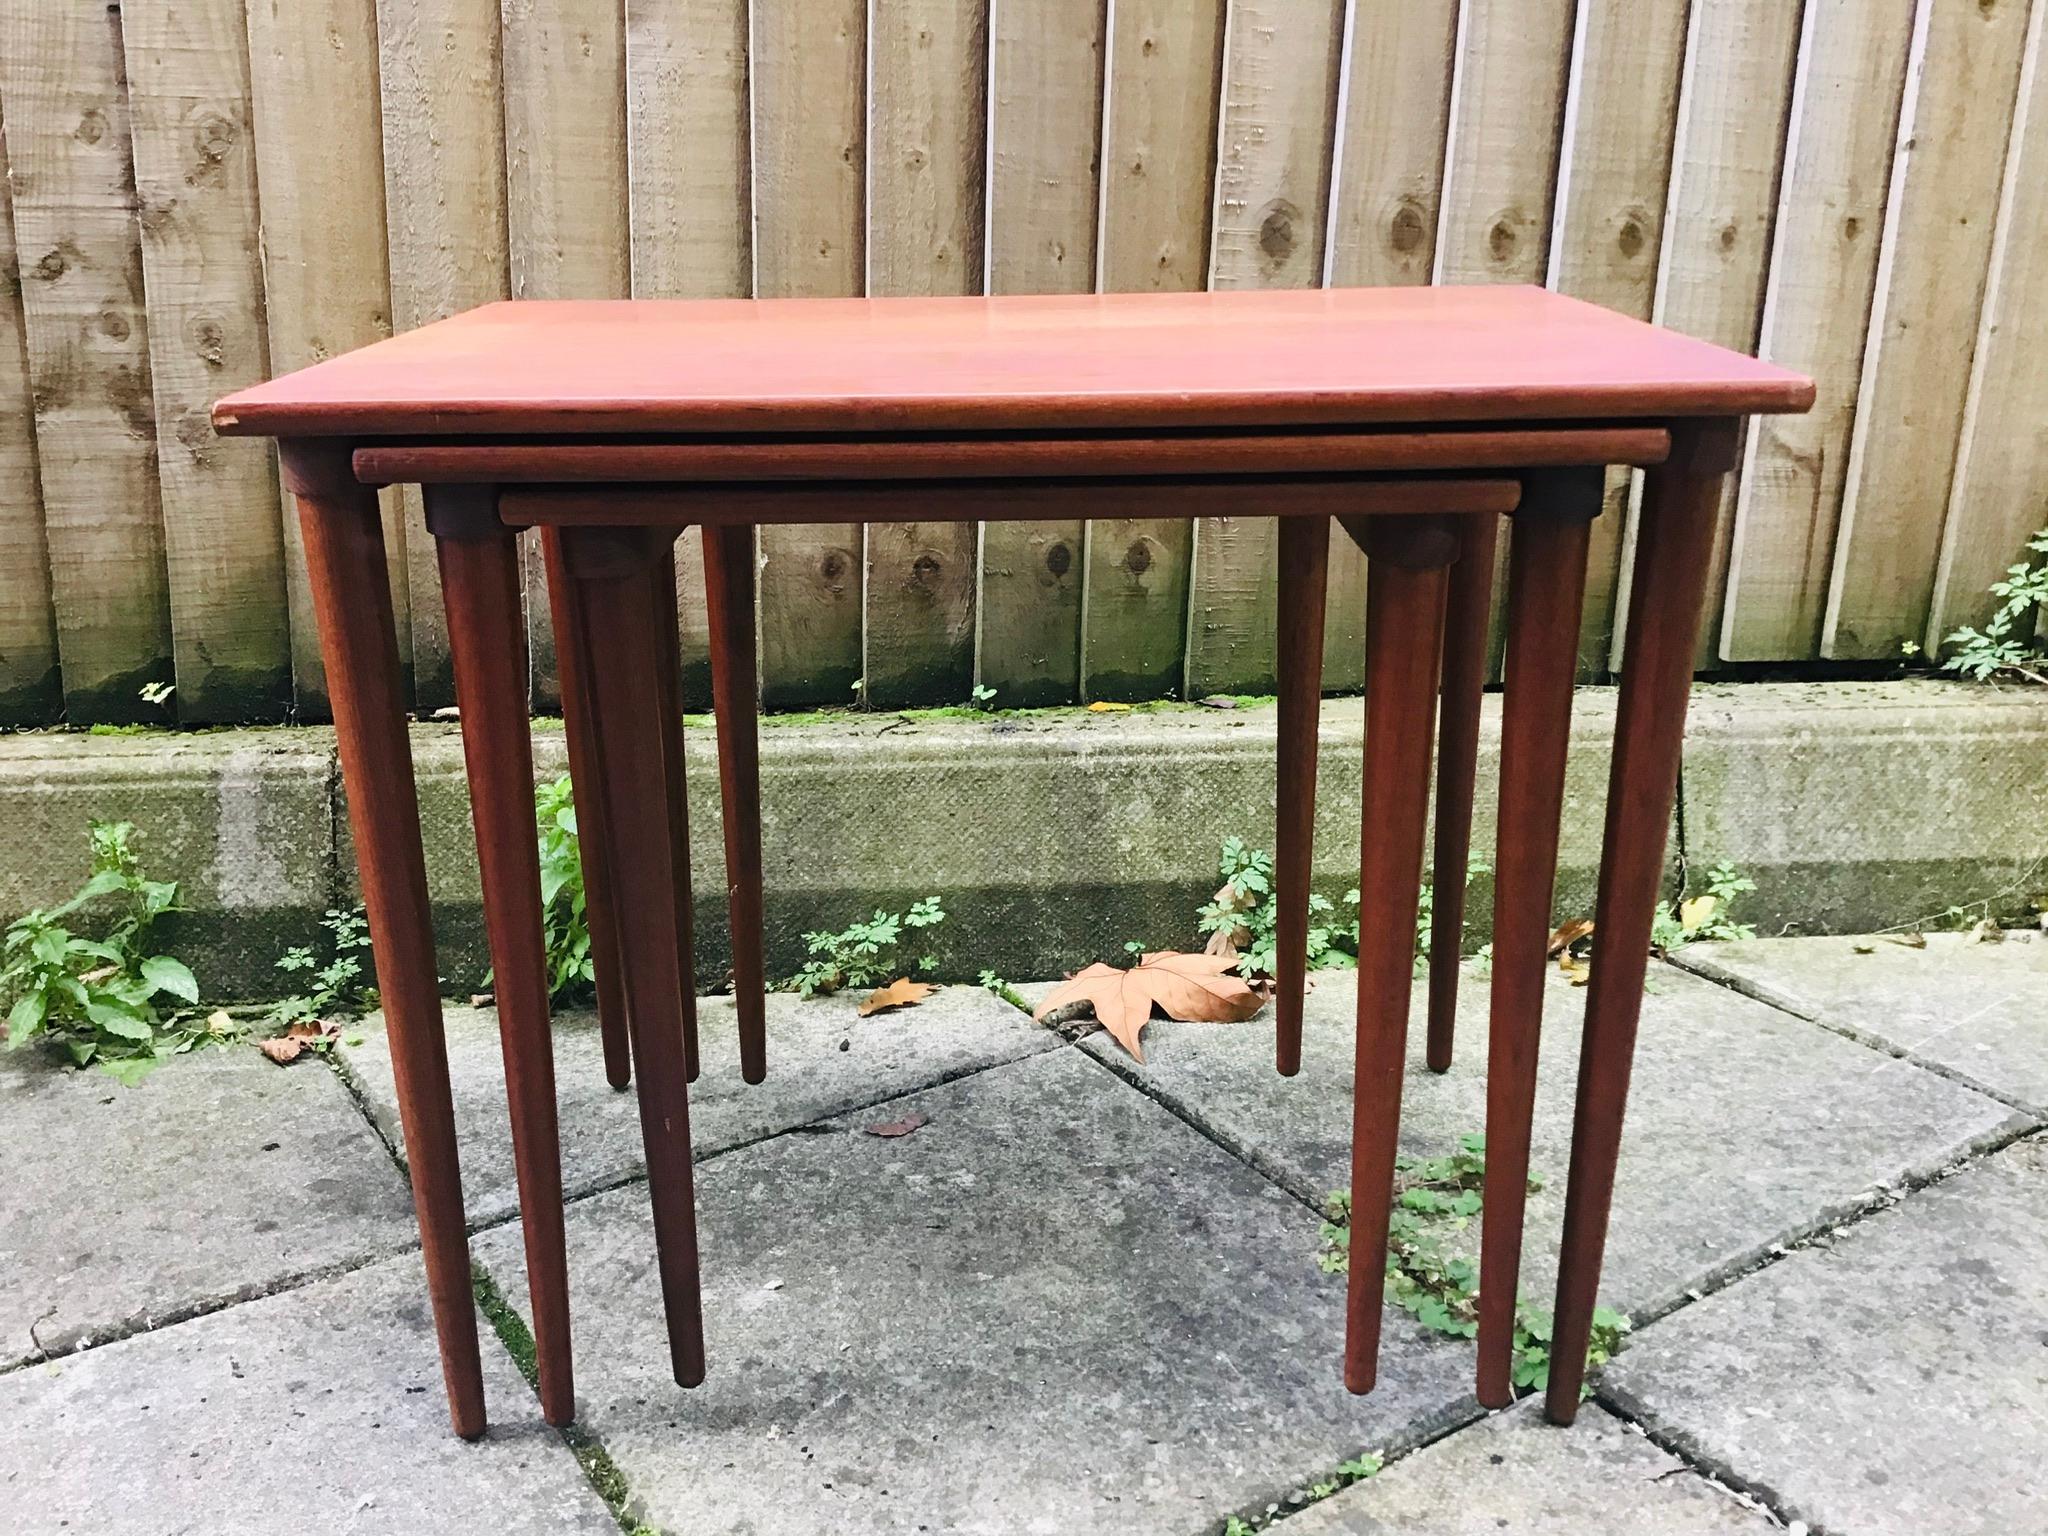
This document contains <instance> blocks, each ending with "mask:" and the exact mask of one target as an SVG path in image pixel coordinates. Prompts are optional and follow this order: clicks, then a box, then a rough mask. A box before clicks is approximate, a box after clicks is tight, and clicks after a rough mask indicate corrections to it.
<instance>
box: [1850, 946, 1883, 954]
mask: <svg viewBox="0 0 2048 1536" xmlns="http://www.w3.org/2000/svg"><path fill="white" fill-rule="evenodd" d="M1849 948H1850V949H1851V950H1853V951H1854V952H1855V953H1857V954H1859V955H1874V954H1876V953H1877V946H1876V945H1875V944H1851V945H1850V946H1849Z"/></svg>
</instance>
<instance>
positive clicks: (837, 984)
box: [790, 896, 986, 997]
mask: <svg viewBox="0 0 2048 1536" xmlns="http://www.w3.org/2000/svg"><path fill="white" fill-rule="evenodd" d="M945 920H946V914H945V911H944V909H943V908H941V907H940V905H939V898H938V897H936V896H927V897H925V898H924V899H923V900H922V901H916V902H912V903H911V905H910V909H909V910H908V911H907V912H882V911H877V912H876V913H875V915H874V916H873V917H871V918H869V919H867V920H866V921H865V922H857V923H853V924H850V925H849V926H848V927H846V928H844V929H842V930H841V931H840V932H838V933H827V932H824V931H822V930H821V931H818V932H815V933H807V934H805V935H804V945H805V947H806V948H807V949H808V950H809V951H810V955H811V958H810V959H809V960H807V961H805V962H804V965H803V969H801V970H800V971H798V972H797V973H796V975H795V977H793V978H792V979H791V982H790V985H792V986H793V987H795V988H796V990H797V991H798V992H799V993H800V994H801V995H803V996H804V997H819V996H822V995H824V994H826V993H831V992H837V991H838V990H839V989H840V988H841V987H871V986H874V985H876V984H877V983H879V982H883V981H887V980H889V979H890V978H891V977H894V976H901V975H904V974H906V972H907V971H908V970H910V969H912V968H914V969H915V970H916V971H917V972H918V974H920V975H924V976H929V975H931V974H932V973H933V972H934V971H936V970H937V969H938V968H939V962H938V960H937V958H936V957H935V956H933V955H930V954H923V955H919V956H917V957H916V958H915V960H913V961H911V962H910V963H909V964H906V963H905V961H904V957H903V956H902V955H901V954H900V953H899V951H900V950H901V948H902V947H903V945H904V944H905V942H906V941H907V939H908V937H909V935H911V934H915V933H918V932H920V931H922V930H924V929H929V928H936V927H938V925H939V924H941V923H943V922H944V921H945ZM984 985H986V983H984Z"/></svg>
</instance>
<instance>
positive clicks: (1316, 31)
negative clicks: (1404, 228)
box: [1187, 0, 1344, 699]
mask: <svg viewBox="0 0 2048 1536" xmlns="http://www.w3.org/2000/svg"><path fill="white" fill-rule="evenodd" d="M1343 25H1344V8H1343V6H1342V5H1341V4H1331V3H1328V0H1317V3H1315V4H1313V5H1309V4H1303V3H1300V0H1231V5H1230V12H1229V18H1228V22H1227V24H1226V27H1225V39H1224V50H1223V93H1222V99H1223V105H1222V120H1221V128H1220V132H1219V134H1218V137H1217V151H1216V205H1215V214H1214V217H1213V219H1212V221H1211V225H1210V230H1211V234H1210V248H1209V252H1210V254H1209V265H1210V273H1209V282H1210V286H1211V287H1213V288H1304V287H1310V286H1312V285H1314V284H1315V283H1317V282H1319V281H1321V278H1322V272H1323V255H1324V246H1325V231H1326V219H1327V215H1328V209H1329V201H1330V199H1329V193H1330V162H1331V142H1332V132H1333V128H1334V124H1335V121H1336V107H1337V73H1338V65H1339V62H1340V55H1341V53H1342V44H1343ZM1278 566H1279V536H1278V531H1277V530H1276V529H1275V527H1274V524H1273V520H1272V519H1271V518H1269V517H1256V516H1245V517H1214V518H1204V519H1203V520H1202V521H1201V522H1200V523H1198V524H1197V525H1196V527H1195V550H1194V566H1193V573H1192V575H1191V577H1190V582H1189V595H1188V651H1187V695H1188V697H1189V698H1191V699H1192V698H1200V697H1201V696H1202V695H1204V694H1209V693H1271V692H1273V691H1274V690H1275V689H1276V688H1277V687H1278V685H1279V681H1278V676H1277V674H1276V672H1275V670H1274V669H1275V667H1276V665H1277V651H1276V643H1275V634H1276V631H1275V625H1274V617H1275V616H1274V604H1275V602H1276V601H1277V590H1278V589H1277V585H1276V581H1277V575H1278Z"/></svg>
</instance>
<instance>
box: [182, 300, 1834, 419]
mask: <svg viewBox="0 0 2048 1536" xmlns="http://www.w3.org/2000/svg"><path fill="white" fill-rule="evenodd" d="M1812 401H1813V384H1812V381H1810V380H1808V379H1806V378H1803V377H1801V376H1800V375H1798V374H1795V373H1791V372H1788V371H1787V370H1785V369H1782V368H1777V367H1773V366H1772V365H1770V364H1768V363H1763V362H1759V361H1757V360H1756V359H1754V358H1749V357H1744V356H1742V355H1741V354H1740V353H1736V352H1731V351H1728V350H1726V349H1725V348H1722V347H1717V346H1713V345H1711V344H1709V343H1707V342H1703V341H1695V340H1693V339H1692V338H1690V337H1685V336H1680V335H1677V334H1676V333H1674V332H1670V331H1665V330H1660V329H1658V328H1657V327H1655V326H1650V325H1645V324H1643V323H1642V322H1640V321H1637V320H1632V319H1629V318H1628V317H1626V316H1623V315H1618V314H1615V313H1613V312H1612V311H1609V310H1604V309H1601V308H1598V307H1597V306H1595V305H1591V304H1586V303H1582V302H1580V301H1578V300H1576V299H1570V298H1566V297H1564V296H1562V295H1559V294H1555V293H1551V292H1548V291H1546V290H1544V289H1541V288H1527V287H1446V288H1336V289H1309V290H1291V291H1276V292H1259V291H1242V292H1222V293H1189V294H1179V293H1176V294H1100V295H1079V296H1064V295H1054V296H1006V297H999V298H922V299H763V300H750V299H684V300H651V299H638V300H616V301H611V300H568V301H519V302H508V303H499V304H489V305H485V306H484V307H482V308H480V309H474V310H471V311H469V312H468V313H466V314H461V315H457V316H455V317H454V318H452V319H449V320H443V321H439V322H437V323H435V324H432V325H428V326H424V327H422V328H421V329H419V330H416V331H410V332H407V333H406V334H404V335H401V336H395V337H393V338H391V339H390V340H388V341H382V342H378V343H376V344H375V345H373V346H369V347H364V348H362V349H361V350H359V351H355V352H350V353H348V354H346V355H344V356H341V357H337V358H332V359H330V360H328V361H326V362H323V363H317V364H315V365H314V366H312V367H310V368H305V369H302V370H300V371H299V372H297V373H292V374H287V375H286V376H285V377H283V378H280V379H275V380H273V381H271V382H270V383H267V384H259V385H257V386H255V387H254V388H252V389H246V390H243V391H241V392H240V393H237V394H233V395H230V396H228V397H227V398H226V399H224V400H222V401H220V402H219V403H218V404H217V405H216V406H215V407H214V425H215V427H216V429H217V430H219V431H221V432H224V433H239V434H260V435H264V436H277V437H295V436H358V435H375V434H397V435H405V436H437V435H481V436H493V435H504V436H519V437H531V436H541V435H575V434H614V435H617V434H671V435H672V434H688V433H729V434H730V433H742V434H744V433H811V432H835V433H856V434H858V433H890V432H902V431H911V430H954V431H977V432H980V431H987V432H1004V431H1012V432H1014V431H1053V432H1057V431H1065V430H1087V429H1132V428H1157V429H1174V428H1185V427H1201V426H1229V427H1276V426H1287V427H1292V426H1311V425H1314V426H1331V425H1360V426H1366V425H1375V426H1380V425H1392V424H1402V423H1449V422H1504V421H1529V422H1540V421H1563V420H1587V419H1593V418H1605V419H1609V420H1617V419H1621V420H1625V419H1634V420H1643V419H1650V418H1665V417H1692V416H1737V415H1745V414H1749V413H1752V412H1756V413H1769V412H1779V411H1803V410H1805V409H1807V408H1808V407H1809V406H1810V405H1811V404H1812Z"/></svg>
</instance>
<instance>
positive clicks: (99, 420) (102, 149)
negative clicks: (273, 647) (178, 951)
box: [0, 0, 172, 724]
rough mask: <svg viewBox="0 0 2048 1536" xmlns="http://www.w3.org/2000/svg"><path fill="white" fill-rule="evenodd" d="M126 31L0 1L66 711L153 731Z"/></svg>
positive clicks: (157, 616)
mask: <svg viewBox="0 0 2048 1536" xmlns="http://www.w3.org/2000/svg"><path fill="white" fill-rule="evenodd" d="M127 86H128V83H127V80H126V78H125V75H124V73H123V65H122V59H121V17H120V13H119V11H117V10H109V9H108V8H107V6H106V5H104V4H102V3H99V0H58V3H51V0H0V115H4V116H5V118H6V122H7V132H8V151H9V161H10V163H9V171H10V178H11V182H12V186H13V190H14V236H15V244H16V250H17V254H18V256H19V259H20V263H21V276H22V293H21V300H22V319H23V322H24V326H25V329H26V332H27V336H28V349H29V373H30V378H31V380H32V381H33V390H34V399H35V412H36V450H37V461H38V464H39V466H40V469H41V473H42V484H43V522H44V532H45V535H46V538H47V540H48V551H49V562H50V587H51V592H52V594H53V596H54V598H55V603H56V615H57V642H58V652H59V655H60V657H61V659H62V662H63V678H64V702H65V708H66V710H67V711H68V712H69V714H70V717H71V719H72V721H73V722H74V723H79V724H83V723H85V722H87V721H102V720H104V721H125V720H159V721H160V720H162V719H163V718H164V711H163V710H162V708H161V707H159V706H157V705H154V704H150V703H147V702H145V701H144V700H142V699H141V698H139V697H138V690H140V689H141V688H142V687H143V686H144V685H145V684H152V683H169V682H171V681H172V675H171V617H170V603H169V598H168V593H167V584H166V578H165V570H164V545H163V522H162V518H161V515H160V513H159V510H158V502H157V477H156V421H155V417H154V415H153V413H152V409H151V403H150V373H149V339H148V325H147V320H146V318H145V313H144V304H143V289H142V247H141V233H140V230H139V229H138V227H137V222H136V210H135V178H134V170H133V166H132V162H131V160H130V140H129V114H128V88H127Z"/></svg>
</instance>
